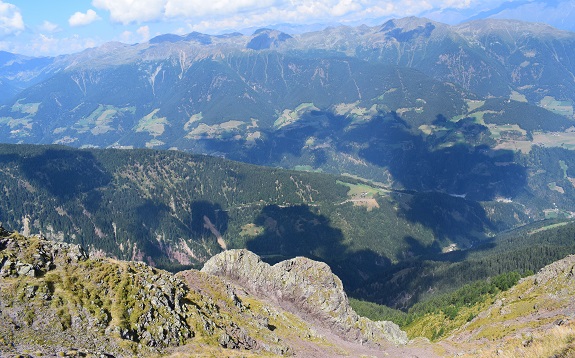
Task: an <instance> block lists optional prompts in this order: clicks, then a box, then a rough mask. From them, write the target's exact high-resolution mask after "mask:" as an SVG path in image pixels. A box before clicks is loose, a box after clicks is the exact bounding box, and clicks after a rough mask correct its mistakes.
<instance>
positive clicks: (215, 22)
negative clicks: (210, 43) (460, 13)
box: [92, 0, 501, 31]
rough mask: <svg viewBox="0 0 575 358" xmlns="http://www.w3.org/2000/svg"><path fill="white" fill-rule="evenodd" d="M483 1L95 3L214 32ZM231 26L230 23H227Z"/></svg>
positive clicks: (130, 15) (136, 17) (137, 17)
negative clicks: (184, 23)
mask: <svg viewBox="0 0 575 358" xmlns="http://www.w3.org/2000/svg"><path fill="white" fill-rule="evenodd" d="M487 1H488V2H495V1H497V2H501V0H487ZM484 3H485V1H480V0H387V1H382V0H208V1H206V0H92V5H93V6H95V7H97V8H99V9H102V10H105V11H108V12H109V13H110V19H111V20H112V21H114V22H119V23H123V24H130V23H145V22H148V21H164V20H184V21H187V22H188V23H189V24H190V26H191V27H193V28H195V29H200V28H204V29H206V30H211V31H214V30H216V31H217V30H222V29H232V28H236V29H240V28H242V27H251V26H263V25H270V24H274V23H284V22H291V23H296V24H297V23H309V22H336V21H341V22H361V21H364V20H366V19H373V18H380V17H402V16H410V15H415V16H417V15H419V14H421V13H423V12H425V11H429V10H431V9H446V8H458V9H461V8H467V7H477V6H480V5H482V4H484ZM226 25H230V26H229V27H223V26H226ZM232 25H233V26H232Z"/></svg>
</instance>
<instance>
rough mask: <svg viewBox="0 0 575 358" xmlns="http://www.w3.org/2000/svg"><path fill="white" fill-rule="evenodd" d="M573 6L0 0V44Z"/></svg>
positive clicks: (32, 49)
mask: <svg viewBox="0 0 575 358" xmlns="http://www.w3.org/2000/svg"><path fill="white" fill-rule="evenodd" d="M574 8H575V0H554V1H539V0H514V1H498V0H483V1H479V0H459V1H456V0H401V1H399V0H384V1H381V0H377V1H376V0H208V1H206V0H53V1H49V0H0V50H4V51H9V52H14V53H20V54H25V55H32V56H47V55H50V56H53V55H57V54H63V53H71V52H78V51H81V50H83V49H85V48H88V47H94V46H98V45H101V44H102V43H104V42H108V41H121V42H125V43H136V42H144V41H147V40H148V39H150V38H151V37H154V36H156V35H159V34H164V33H177V34H186V33H189V32H192V31H199V32H204V33H209V34H216V33H222V32H226V31H236V30H240V31H241V30H243V29H247V28H257V27H263V26H268V25H274V24H280V23H292V24H333V23H342V24H349V25H358V24H361V23H366V24H368V25H375V24H378V23H382V22H383V21H385V20H386V19H389V18H393V17H404V16H412V15H414V16H426V17H429V18H432V19H434V20H438V21H443V22H447V23H457V22H459V21H462V20H465V19H467V18H470V17H473V16H476V15H477V14H487V15H485V16H490V17H505V18H517V19H525V20H529V21H542V22H548V23H552V24H553V25H555V26H559V27H561V24H564V25H565V26H564V28H568V27H569V26H573V25H571V24H573V23H574V22H575V21H573V20H574V17H573V9H574Z"/></svg>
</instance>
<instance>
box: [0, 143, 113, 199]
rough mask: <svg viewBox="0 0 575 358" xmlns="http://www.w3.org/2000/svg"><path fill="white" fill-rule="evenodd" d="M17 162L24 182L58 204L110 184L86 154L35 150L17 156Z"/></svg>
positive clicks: (73, 151)
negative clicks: (32, 184)
mask: <svg viewBox="0 0 575 358" xmlns="http://www.w3.org/2000/svg"><path fill="white" fill-rule="evenodd" d="M17 158H18V159H17V161H18V162H19V163H20V167H21V169H22V172H23V173H24V175H25V176H26V178H27V179H28V180H30V181H31V182H33V183H34V184H36V185H38V187H40V188H42V189H45V190H47V191H48V192H50V193H51V194H52V195H54V196H55V197H56V198H58V199H59V200H60V201H66V200H69V199H72V198H74V197H77V196H78V195H79V194H80V193H86V192H89V191H91V190H93V189H95V188H98V187H102V186H105V185H107V184H108V183H109V182H110V181H111V180H112V176H111V175H110V174H109V173H107V172H106V171H105V170H104V169H103V168H102V166H101V165H100V164H99V163H98V160H97V159H96V158H95V157H94V155H93V154H92V153H90V152H87V151H79V150H67V149H59V148H44V147H37V148H33V149H31V150H30V152H29V153H26V152H20V153H19V155H18V156H17ZM1 160H2V159H1V158H0V161H1Z"/></svg>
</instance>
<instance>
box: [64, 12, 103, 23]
mask: <svg viewBox="0 0 575 358" xmlns="http://www.w3.org/2000/svg"><path fill="white" fill-rule="evenodd" d="M99 19H100V17H99V16H98V14H97V13H96V11H94V10H92V9H89V10H88V11H86V13H85V14H84V13H81V12H79V11H78V12H75V13H74V15H72V16H70V18H69V19H68V23H69V24H70V26H84V25H88V24H91V23H92V22H94V21H96V20H99Z"/></svg>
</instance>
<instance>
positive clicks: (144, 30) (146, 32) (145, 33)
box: [136, 26, 150, 42]
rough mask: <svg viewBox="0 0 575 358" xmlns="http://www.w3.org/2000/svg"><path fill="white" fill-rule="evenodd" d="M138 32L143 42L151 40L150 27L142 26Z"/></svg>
mask: <svg viewBox="0 0 575 358" xmlns="http://www.w3.org/2000/svg"><path fill="white" fill-rule="evenodd" d="M136 32H137V33H138V35H140V37H141V38H142V42H146V41H148V40H149V39H150V28H149V27H148V26H141V27H139V28H138V30H136Z"/></svg>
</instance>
